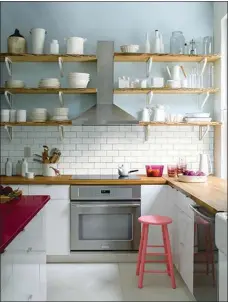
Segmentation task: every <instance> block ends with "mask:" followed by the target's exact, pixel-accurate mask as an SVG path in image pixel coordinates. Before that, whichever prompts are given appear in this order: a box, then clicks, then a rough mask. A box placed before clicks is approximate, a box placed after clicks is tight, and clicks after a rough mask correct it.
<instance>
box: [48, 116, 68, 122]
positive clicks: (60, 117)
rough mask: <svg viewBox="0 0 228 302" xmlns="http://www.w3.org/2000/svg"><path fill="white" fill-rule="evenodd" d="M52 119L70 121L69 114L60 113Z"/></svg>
mask: <svg viewBox="0 0 228 302" xmlns="http://www.w3.org/2000/svg"><path fill="white" fill-rule="evenodd" d="M52 121H68V116H67V115H59V116H55V115H54V116H53V117H52Z"/></svg>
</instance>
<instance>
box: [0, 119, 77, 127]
mask: <svg viewBox="0 0 228 302" xmlns="http://www.w3.org/2000/svg"><path fill="white" fill-rule="evenodd" d="M58 125H63V126H70V125H72V121H70V120H69V121H46V122H18V123H10V122H5V123H0V126H58Z"/></svg>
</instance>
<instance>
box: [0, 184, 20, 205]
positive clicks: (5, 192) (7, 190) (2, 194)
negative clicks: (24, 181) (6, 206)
mask: <svg viewBox="0 0 228 302" xmlns="http://www.w3.org/2000/svg"><path fill="white" fill-rule="evenodd" d="M21 195H22V191H20V190H19V189H17V190H13V189H12V188H11V187H9V186H6V187H3V186H0V203H6V202H9V201H11V200H13V199H17V198H19V197H20V196H21Z"/></svg>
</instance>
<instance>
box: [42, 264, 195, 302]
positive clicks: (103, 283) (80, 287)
mask: <svg viewBox="0 0 228 302" xmlns="http://www.w3.org/2000/svg"><path fill="white" fill-rule="evenodd" d="M47 280H48V290H47V295H48V301H192V297H191V294H190V293H189V291H188V290H187V288H186V287H185V285H184V283H183V281H182V280H181V278H180V277H179V275H177V276H176V283H177V288H176V289H172V288H171V285H170V279H169V277H168V276H166V275H164V274H161V275H157V274H156V275H154V274H145V277H144V287H143V288H142V289H138V287H137V277H136V276H135V263H119V264H117V263H107V264H105V263H94V264H93V263H92V264H91V263H87V264H77V263H76V264H48V276H47Z"/></svg>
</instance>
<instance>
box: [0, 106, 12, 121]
mask: <svg viewBox="0 0 228 302" xmlns="http://www.w3.org/2000/svg"><path fill="white" fill-rule="evenodd" d="M9 118H10V111H9V109H2V110H1V122H3V123H4V122H9Z"/></svg>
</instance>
